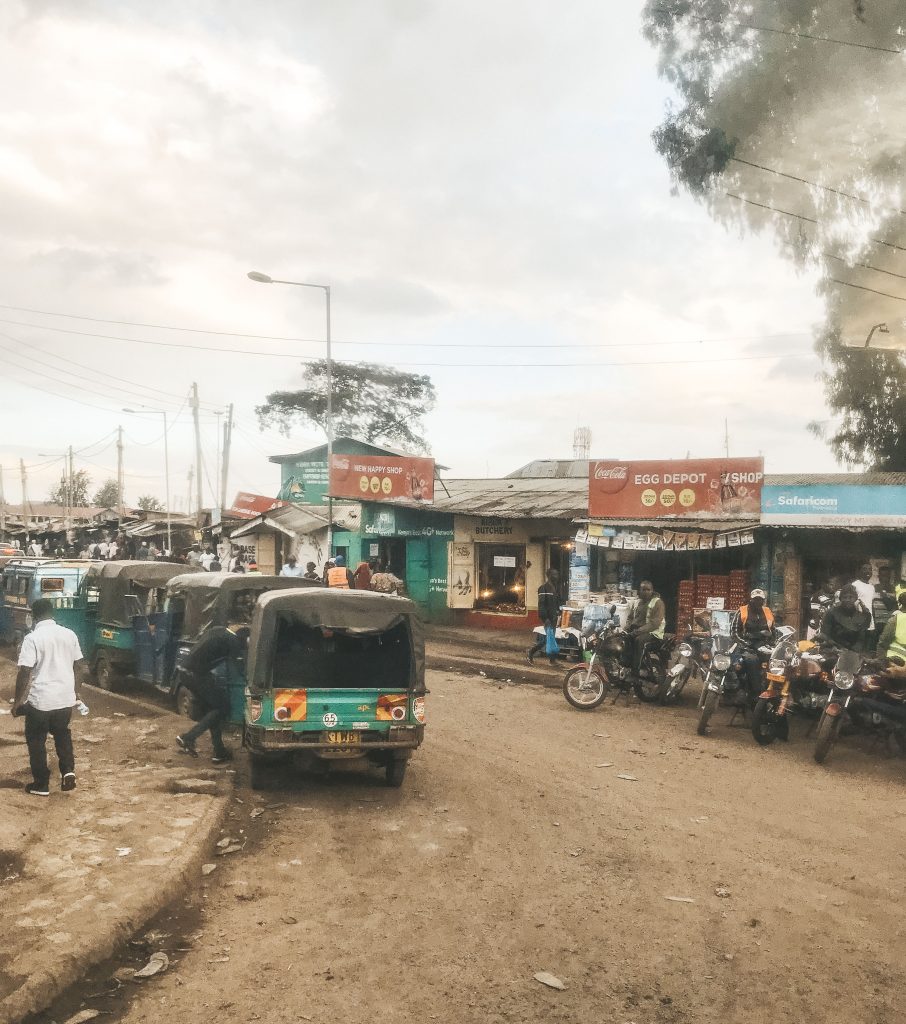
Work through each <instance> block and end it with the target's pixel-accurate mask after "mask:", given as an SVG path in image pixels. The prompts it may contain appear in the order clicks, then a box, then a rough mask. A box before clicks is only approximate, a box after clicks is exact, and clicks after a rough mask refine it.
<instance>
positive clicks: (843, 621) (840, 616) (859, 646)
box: [815, 583, 871, 654]
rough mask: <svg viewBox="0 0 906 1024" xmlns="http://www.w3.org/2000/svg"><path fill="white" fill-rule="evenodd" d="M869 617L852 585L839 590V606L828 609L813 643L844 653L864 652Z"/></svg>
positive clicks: (869, 622)
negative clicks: (837, 649) (835, 648)
mask: <svg viewBox="0 0 906 1024" xmlns="http://www.w3.org/2000/svg"><path fill="white" fill-rule="evenodd" d="M870 625H871V616H870V615H869V614H868V612H867V611H866V610H865V608H863V607H862V606H861V605H860V603H859V594H858V592H857V590H856V588H855V587H854V586H852V584H849V583H848V584H847V585H846V586H845V587H841V588H840V601H839V604H835V605H832V606H831V607H830V608H828V610H827V612H826V614H825V616H824V619H823V621H822V623H821V631H820V632H819V633H818V634H817V635H816V636H815V642H816V643H817V644H819V645H821V646H824V645H830V646H832V647H837V648H839V649H841V650H845V651H857V652H858V653H859V654H863V653H864V652H865V647H866V644H867V642H868V640H867V633H868V627H869V626H870Z"/></svg>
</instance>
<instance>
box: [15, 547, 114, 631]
mask: <svg viewBox="0 0 906 1024" xmlns="http://www.w3.org/2000/svg"><path fill="white" fill-rule="evenodd" d="M97 564H98V563H96V562H90V561H87V560H84V559H79V558H11V559H10V560H9V561H8V562H7V563H6V565H4V566H3V575H2V600H0V643H5V644H15V645H16V646H17V647H18V645H19V644H20V643H21V642H22V637H24V636H25V634H26V633H28V632H29V630H30V629H31V606H32V604H34V602H35V601H37V599H38V598H39V597H46V598H50V599H51V600H52V601H53V603H54V605H55V606H57V607H58V608H67V607H69V608H71V607H73V606H74V605H76V604H77V603H78V596H77V595H78V590H79V585H80V584H81V581H82V579H83V578H84V577H85V575H86V574H87V573H88V571H89V570H90V569H91V567H92V566H94V565H97ZM67 625H68V623H67Z"/></svg>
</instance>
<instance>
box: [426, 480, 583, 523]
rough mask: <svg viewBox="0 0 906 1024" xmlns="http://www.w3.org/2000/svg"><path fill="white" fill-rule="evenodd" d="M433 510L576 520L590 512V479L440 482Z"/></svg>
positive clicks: (523, 517)
mask: <svg viewBox="0 0 906 1024" xmlns="http://www.w3.org/2000/svg"><path fill="white" fill-rule="evenodd" d="M419 507H421V508H425V506H423V505H422V506H419ZM432 507H433V508H434V510H435V511H436V512H450V513H454V514H459V515H471V516H496V517H498V518H501V517H506V518H513V519H517V518H522V519H574V518H575V517H576V516H580V515H585V514H586V513H587V511H588V478H587V477H583V478H581V479H575V480H568V479H549V480H544V479H540V480H539V479H537V478H534V479H530V478H523V479H520V478H516V477H504V478H502V479H490V480H483V479H477V480H475V479H473V480H444V481H443V482H442V483H441V482H440V481H438V483H437V484H436V485H435V488H434V505H433V506H432Z"/></svg>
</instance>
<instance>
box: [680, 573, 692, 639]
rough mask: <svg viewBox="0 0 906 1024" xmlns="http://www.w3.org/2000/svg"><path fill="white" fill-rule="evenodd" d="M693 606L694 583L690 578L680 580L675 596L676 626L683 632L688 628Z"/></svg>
mask: <svg viewBox="0 0 906 1024" xmlns="http://www.w3.org/2000/svg"><path fill="white" fill-rule="evenodd" d="M694 607H695V584H694V583H693V582H692V580H681V581H680V585H679V593H678V594H677V598H676V628H677V631H678V632H683V631H685V630H687V629H689V628H690V624H691V622H692V609H693V608H694Z"/></svg>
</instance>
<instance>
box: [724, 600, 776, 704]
mask: <svg viewBox="0 0 906 1024" xmlns="http://www.w3.org/2000/svg"><path fill="white" fill-rule="evenodd" d="M766 600H767V594H765V592H764V591H763V590H757V589H756V590H753V591H752V593H751V594H749V603H748V604H744V605H743V606H742V608H740V609H739V611H738V612H737V613H736V617H735V619H734V620H733V633H734V635H735V636H738V637H739V639H740V640H742V641H743V642H744V643H745V645H746V649H745V651H744V653H743V661H744V663H745V669H746V678H747V681H748V689H749V694H750V696H753V695H757V694H759V693H760V692H761V690H762V683H763V679H762V673H761V663H762V656H761V655H760V654H759V653H758V648H759V647H761V646H763V645H764V644H768V643H772V642H773V639H774V613H773V612H772V611H771V609H770V608H768V606H767V605H766V604H765V601H766Z"/></svg>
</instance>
